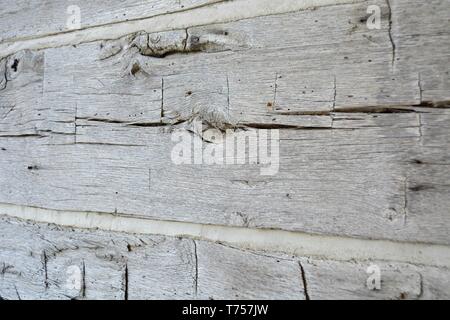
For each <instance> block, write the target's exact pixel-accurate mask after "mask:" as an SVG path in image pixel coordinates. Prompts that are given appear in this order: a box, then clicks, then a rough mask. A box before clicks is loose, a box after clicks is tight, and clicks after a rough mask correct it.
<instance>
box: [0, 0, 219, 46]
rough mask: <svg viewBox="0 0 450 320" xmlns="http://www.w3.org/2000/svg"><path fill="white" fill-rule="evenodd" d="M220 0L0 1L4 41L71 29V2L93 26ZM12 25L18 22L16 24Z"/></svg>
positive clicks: (83, 22) (83, 24) (87, 25)
mask: <svg viewBox="0 0 450 320" xmlns="http://www.w3.org/2000/svg"><path fill="white" fill-rule="evenodd" d="M215 2H220V0H151V1H145V2H143V1H137V0H127V1H116V0H115V1H108V2H104V1H95V2H94V1H86V0H82V1H77V2H76V3H73V4H72V3H68V2H67V1H61V0H53V1H50V2H42V1H39V0H32V1H22V0H20V1H14V2H9V1H6V0H2V1H0V16H1V17H2V19H1V22H0V29H1V30H2V31H1V32H0V42H3V41H14V40H17V39H22V38H28V37H38V36H41V37H42V36H45V35H51V34H55V33H62V32H69V31H71V29H69V28H68V26H67V21H68V20H69V18H70V17H71V15H72V13H71V12H68V8H69V6H70V5H77V6H78V7H79V8H80V13H81V28H83V29H85V28H90V27H95V26H101V25H106V24H114V23H118V22H122V21H129V20H136V19H142V18H148V17H152V16H156V15H160V14H165V13H172V12H177V11H182V10H187V9H192V8H196V7H199V6H203V5H207V4H211V3H215ZM11 26H14V27H13V28H12V27H11Z"/></svg>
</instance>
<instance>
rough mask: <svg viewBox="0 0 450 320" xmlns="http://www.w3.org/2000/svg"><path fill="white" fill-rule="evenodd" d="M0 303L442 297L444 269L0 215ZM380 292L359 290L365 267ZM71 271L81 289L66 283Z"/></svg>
mask: <svg viewBox="0 0 450 320" xmlns="http://www.w3.org/2000/svg"><path fill="white" fill-rule="evenodd" d="M0 228H1V230H2V232H1V233H0V240H1V241H0V299H8V300H18V299H118V300H122V299H152V298H153V299H196V298H198V299H209V298H213V299H236V298H240V299H300V300H302V299H306V298H308V299H311V300H316V299H446V298H448V296H449V294H450V292H449V289H448V288H449V285H448V280H449V271H448V270H447V269H445V268H436V267H431V266H418V265H412V264H400V263H395V262H386V261H385V262H382V261H353V262H336V261H332V260H319V259H312V258H305V257H296V256H288V255H284V254H279V253H276V252H259V251H248V250H242V249H239V248H233V247H229V246H226V245H223V244H214V243H210V242H205V241H201V240H195V241H194V240H192V239H185V238H171V237H163V236H149V235H127V234H123V233H115V232H105V231H99V230H81V229H74V228H67V227H64V228H63V227H58V226H55V225H48V224H37V223H33V222H24V221H20V220H16V219H10V218H5V217H1V218H0ZM373 264H374V265H377V266H378V267H379V268H380V271H381V273H380V276H381V289H380V290H376V291H373V290H370V289H368V288H367V279H368V277H369V276H370V274H368V273H367V268H368V267H369V266H370V265H373ZM74 268H75V270H76V268H78V270H80V274H79V276H80V279H81V287H80V288H79V289H77V288H76V287H73V283H74V282H73V279H77V278H76V277H77V275H76V274H75V278H74V273H73V270H74Z"/></svg>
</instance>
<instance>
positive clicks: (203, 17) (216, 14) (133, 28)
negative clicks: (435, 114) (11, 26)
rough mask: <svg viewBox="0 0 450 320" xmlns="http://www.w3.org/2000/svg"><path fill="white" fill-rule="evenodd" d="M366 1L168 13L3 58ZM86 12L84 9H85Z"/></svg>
mask: <svg viewBox="0 0 450 320" xmlns="http://www.w3.org/2000/svg"><path fill="white" fill-rule="evenodd" d="M358 2H364V0H282V1H276V0H233V1H225V2H219V3H215V4H211V5H207V6H203V7H198V8H193V9H191V10H186V11H180V12H174V13H168V14H163V15H158V16H154V17H150V18H143V19H139V20H133V21H124V22H116V23H111V24H107V25H101V26H95V27H90V28H86V29H80V30H74V31H66V32H61V33H57V34H53V35H47V36H40V37H39V36H38V37H34V38H33V37H31V38H28V39H27V38H25V39H14V40H11V42H9V41H8V40H7V41H5V42H3V43H0V58H4V57H6V56H9V55H11V54H14V53H16V52H18V51H20V50H27V49H28V50H40V49H46V48H54V47H62V46H68V45H76V44H81V43H86V42H93V41H97V40H109V39H118V38H121V37H123V36H126V35H128V34H131V33H134V32H138V31H146V32H148V33H153V32H161V31H168V30H177V29H185V28H189V27H194V26H201V25H208V24H216V23H226V22H231V21H237V20H242V19H248V18H254V17H259V16H267V15H274V14H283V13H288V12H295V11H302V10H308V9H312V8H316V7H325V6H332V5H341V4H351V3H358ZM81 10H82V8H81Z"/></svg>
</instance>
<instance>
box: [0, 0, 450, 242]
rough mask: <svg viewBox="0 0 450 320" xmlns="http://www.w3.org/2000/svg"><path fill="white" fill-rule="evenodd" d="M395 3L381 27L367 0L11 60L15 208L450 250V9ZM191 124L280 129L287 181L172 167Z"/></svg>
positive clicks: (245, 168)
mask: <svg viewBox="0 0 450 320" xmlns="http://www.w3.org/2000/svg"><path fill="white" fill-rule="evenodd" d="M391 2H392V3H390V5H389V6H388V3H386V2H385V1H377V2H376V4H378V5H380V7H381V8H382V17H383V19H382V28H381V29H380V30H368V29H367V28H366V25H365V20H364V19H363V18H365V17H366V16H367V13H366V8H367V3H360V4H348V5H340V6H331V7H323V8H317V9H316V10H311V11H302V12H296V13H289V14H283V15H274V16H267V17H259V18H253V19H247V20H242V21H237V22H231V23H227V24H223V25H214V26H204V27H196V28H189V29H188V30H179V31H170V32H163V33H157V34H147V33H138V34H135V35H130V36H128V37H125V38H123V39H120V40H116V41H107V42H95V43H89V44H83V45H79V46H74V47H62V48H53V49H47V50H42V51H37V52H36V51H23V52H20V53H18V54H16V55H13V56H10V57H8V58H7V59H4V60H2V62H1V64H0V66H1V67H0V68H1V70H3V72H4V74H5V77H4V79H3V80H2V83H3V84H2V87H4V89H3V90H2V91H1V92H0V106H1V110H0V112H1V113H0V117H1V118H0V119H1V120H0V136H1V138H0V146H1V147H2V149H1V151H0V152H1V158H0V163H1V166H0V170H1V175H0V185H1V192H0V201H1V202H4V203H13V204H19V205H28V206H38V207H43V208H51V209H61V210H79V211H83V210H84V211H100V212H108V213H116V212H117V213H123V214H131V215H143V216H145V217H151V218H155V219H161V220H178V221H189V222H196V221H201V222H202V223H206V224H221V225H235V226H236V225H237V226H249V227H257V228H279V229H285V230H296V231H305V232H311V233H320V234H332V235H343V236H352V237H362V238H369V239H371V238H379V239H390V240H400V241H411V242H417V241H419V242H427V243H428V242H429V243H440V244H449V243H450V239H449V236H448V235H449V234H450V233H449V228H450V221H449V214H448V213H449V212H448V207H449V206H448V198H449V197H448V196H447V195H448V191H449V190H448V182H447V181H448V174H447V172H448V165H449V161H448V159H449V146H448V139H447V138H446V137H447V136H448V121H449V114H448V112H449V111H448V108H445V106H446V105H447V104H446V103H447V101H446V100H447V97H446V92H448V90H446V89H448V88H449V86H448V82H447V81H446V80H445V79H446V78H445V74H446V72H447V71H448V53H447V51H446V50H445V48H446V47H447V45H446V41H448V34H447V33H445V29H444V28H443V26H442V24H445V16H443V14H442V11H443V10H441V9H443V8H445V7H446V5H448V1H436V2H435V3H434V4H435V5H433V6H427V7H423V6H411V5H407V4H406V2H404V1H391ZM435 11H436V12H438V13H437V15H436V19H437V20H436V22H434V21H433V20H430V18H429V17H430V16H432V15H433V13H434V12H435ZM389 16H391V21H390V20H389V19H388V17H389ZM411 16H413V17H414V19H416V20H420V17H423V19H424V20H423V21H424V22H423V23H424V25H425V26H427V27H424V28H422V29H420V26H416V24H415V23H414V22H411V21H410V18H409V17H411ZM414 21H415V20H414ZM420 21H422V20H420ZM435 23H436V24H437V25H436V26H434V27H433V26H432V25H433V24H435ZM298 30H303V32H299V31H298ZM418 30H419V31H420V30H422V31H420V32H421V33H420V34H418V33H417V32H418ZM411 39H414V41H415V42H413V43H411V42H410V41H412V40H411ZM420 39H422V40H420ZM418 41H423V43H425V42H427V43H429V45H430V46H432V47H433V48H434V49H433V53H429V54H428V53H427V54H425V55H424V54H423V53H422V51H421V50H422V49H421V48H422V45H421V44H423V43H422V42H418ZM393 44H394V45H393ZM394 49H395V53H394V51H393V50H394ZM394 56H395V59H394V60H393V57H394ZM419 57H422V58H419ZM436 70H437V72H438V73H434V71H436ZM430 75H431V76H430ZM438 75H443V76H438ZM447 75H448V72H447ZM431 106H441V107H444V108H430V107H431ZM192 119H200V120H204V121H207V122H212V121H213V122H214V121H215V122H216V123H218V124H219V125H223V126H230V125H231V126H234V125H237V126H240V127H245V128H247V129H249V131H247V132H253V131H254V130H256V128H280V129H281V131H280V139H279V142H280V172H279V174H278V175H276V176H274V177H262V176H261V175H260V167H261V166H258V165H249V164H247V165H239V166H237V165H235V166H225V165H224V166H206V165H203V166H198V165H191V166H176V165H174V164H173V163H172V161H171V159H170V155H171V150H172V148H173V146H174V143H173V142H172V141H171V132H172V131H174V130H181V131H183V130H185V126H184V123H181V124H180V122H185V121H189V120H192Z"/></svg>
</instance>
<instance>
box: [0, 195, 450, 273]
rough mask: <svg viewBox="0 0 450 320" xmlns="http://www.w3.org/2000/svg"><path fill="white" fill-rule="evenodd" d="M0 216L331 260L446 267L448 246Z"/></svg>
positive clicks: (11, 210) (6, 209) (82, 216)
mask: <svg viewBox="0 0 450 320" xmlns="http://www.w3.org/2000/svg"><path fill="white" fill-rule="evenodd" d="M0 215H1V216H7V217H11V218H18V219H23V220H29V221H33V222H40V223H51V224H56V225H60V226H66V227H74V228H82V229H100V230H105V231H115V232H125V233H134V234H153V235H163V236H175V237H177V236H182V237H189V238H194V239H200V240H205V241H213V242H222V243H227V244H229V245H233V246H235V247H238V248H242V249H250V250H262V251H277V252H284V253H287V254H293V255H296V256H312V257H319V258H326V259H332V260H340V261H349V260H384V261H396V262H405V263H412V264H423V265H432V266H438V267H450V247H448V246H443V245H436V244H423V243H406V242H394V241H386V240H366V239H354V238H346V237H339V236H321V235H312V234H306V233H302V232H290V231H282V230H267V229H249V228H240V227H227V226H216V225H205V224H198V223H186V222H174V221H160V220H151V219H146V218H136V217H130V216H120V215H112V214H107V213H96V212H77V211H58V210H49V209H42V208H35V207H26V206H19V205H12V204H0Z"/></svg>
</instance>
